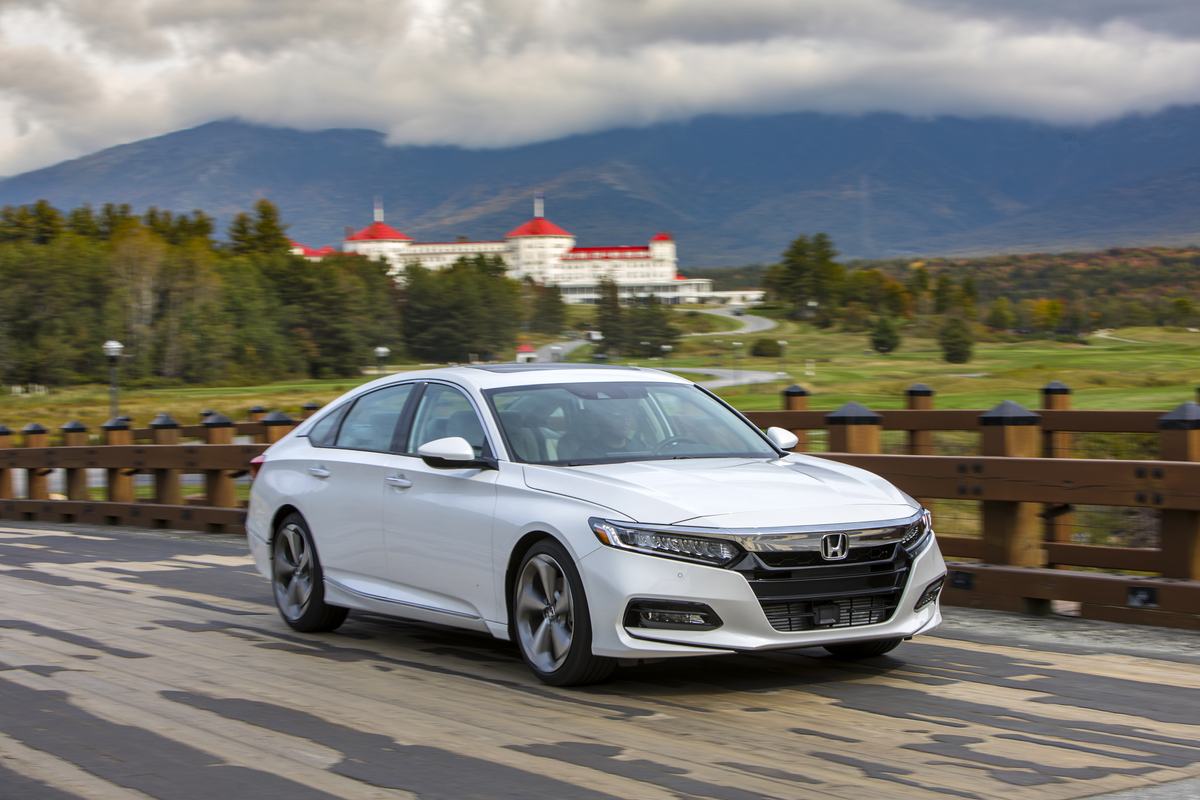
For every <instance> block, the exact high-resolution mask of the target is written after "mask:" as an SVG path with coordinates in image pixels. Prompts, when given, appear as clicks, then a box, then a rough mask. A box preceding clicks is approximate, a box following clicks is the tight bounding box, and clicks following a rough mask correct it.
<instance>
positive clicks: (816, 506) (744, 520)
mask: <svg viewBox="0 0 1200 800" xmlns="http://www.w3.org/2000/svg"><path fill="white" fill-rule="evenodd" d="M525 483H526V485H527V486H529V487H530V488H532V489H538V490H541V491H544V492H551V493H553V494H559V495H564V496H566V497H574V498H578V499H580V500H585V501H587V502H590V503H596V504H599V505H602V506H606V507H608V508H611V509H613V510H614V511H616V512H618V513H620V514H622V515H624V516H627V517H629V518H630V519H631V520H633V521H635V522H642V523H647V524H655V525H679V524H684V523H686V524H688V525H694V526H698V527H713V528H780V527H789V526H796V525H829V524H857V523H863V522H877V521H882V520H892V519H900V518H902V517H907V516H910V515H911V514H912V513H913V512H915V511H916V510H917V506H916V504H915V503H914V501H913V500H912V499H911V498H909V497H908V496H907V495H905V494H904V493H903V492H901V491H900V490H898V489H896V488H895V487H894V486H892V485H891V484H890V483H888V482H887V481H885V480H883V479H882V478H880V477H878V476H877V475H873V474H871V473H869V472H866V471H864V470H861V469H858V468H856V467H850V466H847V465H845V464H837V463H835V462H831V461H824V460H821V459H817V458H812V457H808V456H797V455H791V456H787V457H786V458H781V459H777V460H773V461H766V460H762V459H744V458H742V459H734V458H704V459H679V460H672V461H640V462H634V463H626V464H596V465H590V466H580V467H552V466H541V465H532V464H530V465H526V466H525Z"/></svg>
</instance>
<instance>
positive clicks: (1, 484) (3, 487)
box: [0, 425, 13, 499]
mask: <svg viewBox="0 0 1200 800" xmlns="http://www.w3.org/2000/svg"><path fill="white" fill-rule="evenodd" d="M10 447H12V431H11V430H9V429H8V426H7V425H0V450H7V449H8V448H10ZM12 496H13V484H12V470H11V469H8V468H6V467H3V466H0V497H3V498H5V499H8V498H11V497H12Z"/></svg>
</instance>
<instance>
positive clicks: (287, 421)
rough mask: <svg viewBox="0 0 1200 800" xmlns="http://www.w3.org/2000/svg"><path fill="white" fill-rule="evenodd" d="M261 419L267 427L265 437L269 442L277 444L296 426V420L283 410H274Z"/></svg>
mask: <svg viewBox="0 0 1200 800" xmlns="http://www.w3.org/2000/svg"><path fill="white" fill-rule="evenodd" d="M259 421H260V422H261V423H262V424H263V427H264V428H266V431H267V432H266V434H265V437H264V438H265V439H266V441H267V444H275V443H276V442H278V441H279V440H280V439H282V438H283V437H284V436H285V435H287V432H288V431H290V430H291V429H292V428H294V427H296V420H294V419H292V418H291V417H289V416H288V415H287V414H285V413H284V412H282V411H272V412H271V413H270V414H267V415H266V416H265V417H263V418H262V419H261V420H259Z"/></svg>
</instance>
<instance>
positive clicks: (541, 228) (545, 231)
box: [504, 217, 572, 239]
mask: <svg viewBox="0 0 1200 800" xmlns="http://www.w3.org/2000/svg"><path fill="white" fill-rule="evenodd" d="M571 235H572V234H570V233H568V232H567V231H564V230H563V229H562V228H560V227H558V226H557V225H555V224H554V223H553V222H551V221H550V220H548V219H546V218H545V217H534V218H533V219H531V220H529V222H526V223H525V224H524V225H522V226H521V227H519V228H515V229H513V230H511V231H509V232H508V233H506V234H504V238H505V239H512V238H514V237H516V236H571Z"/></svg>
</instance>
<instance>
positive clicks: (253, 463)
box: [250, 456, 267, 481]
mask: <svg viewBox="0 0 1200 800" xmlns="http://www.w3.org/2000/svg"><path fill="white" fill-rule="evenodd" d="M266 460H267V457H266V456H255V457H254V458H252V459H250V480H251V481H253V480H254V479H255V478H257V477H258V471H259V469H261V468H262V465H263V462H264V461H266Z"/></svg>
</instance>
